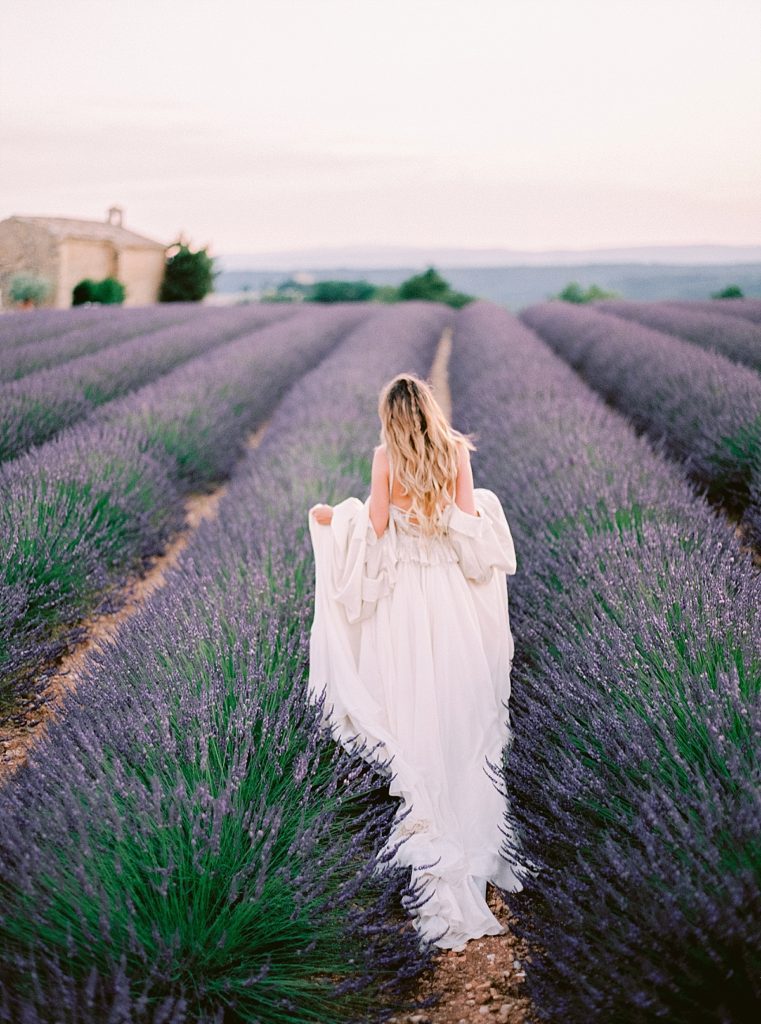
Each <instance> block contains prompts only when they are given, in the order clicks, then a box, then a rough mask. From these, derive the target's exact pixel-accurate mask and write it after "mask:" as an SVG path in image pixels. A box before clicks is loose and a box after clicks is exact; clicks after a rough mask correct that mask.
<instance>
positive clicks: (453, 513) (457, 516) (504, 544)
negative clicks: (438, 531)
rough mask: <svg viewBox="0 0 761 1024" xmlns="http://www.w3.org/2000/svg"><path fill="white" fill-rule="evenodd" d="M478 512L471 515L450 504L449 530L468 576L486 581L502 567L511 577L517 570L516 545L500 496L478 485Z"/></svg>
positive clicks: (474, 580) (476, 500)
mask: <svg viewBox="0 0 761 1024" xmlns="http://www.w3.org/2000/svg"><path fill="white" fill-rule="evenodd" d="M473 494H474V497H475V502H476V509H477V511H478V513H479V514H478V515H475V516H473V515H469V514H468V513H467V512H463V511H462V509H460V508H458V506H457V505H450V507H449V517H448V523H447V525H448V530H449V539H450V542H451V544H452V546H453V548H454V549H455V551H456V552H457V558H458V561H459V563H460V567H461V569H462V571H463V574H464V575H465V577H466V579H469V580H472V581H473V582H474V583H486V582H487V581H488V580H490V579H491V578H492V576H493V574H494V570H495V569H497V570H501V571H502V572H504V573H505V574H506V575H508V576H512V575H514V573H515V572H516V570H517V561H516V557H515V545H514V544H513V537H512V534H511V532H510V526H509V525H508V522H507V518H506V517H505V513H504V510H503V508H502V505H501V503H500V500H499V498H498V497H497V495H496V494H495V493H494V492H493V491H490V490H488V489H487V488H485V487H476V488H475V489H474V492H473Z"/></svg>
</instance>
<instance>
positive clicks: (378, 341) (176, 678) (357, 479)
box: [0, 303, 446, 1024]
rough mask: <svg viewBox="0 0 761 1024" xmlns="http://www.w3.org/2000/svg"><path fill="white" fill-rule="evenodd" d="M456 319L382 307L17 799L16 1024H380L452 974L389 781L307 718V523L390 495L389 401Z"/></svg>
mask: <svg viewBox="0 0 761 1024" xmlns="http://www.w3.org/2000/svg"><path fill="white" fill-rule="evenodd" d="M445 317H446V313H445V311H443V310H442V309H440V308H439V309H436V308H431V306H430V305H429V304H425V303H405V304H403V305H399V306H389V307H381V309H379V310H378V311H377V313H376V315H375V316H373V317H372V318H371V319H367V320H365V321H364V322H363V323H362V324H360V325H359V326H358V327H357V329H356V330H355V331H353V332H352V333H351V334H350V335H349V336H348V338H347V339H346V340H345V341H344V342H343V343H342V344H341V345H340V346H339V347H338V348H337V349H335V351H334V352H333V354H332V355H330V356H329V357H328V358H327V359H326V360H325V361H324V362H323V363H322V364H320V366H319V367H318V368H317V369H315V370H313V371H312V372H311V373H309V374H307V375H306V376H305V377H303V378H302V379H301V380H300V382H299V383H298V384H296V385H295V387H294V388H293V389H292V390H291V391H290V392H289V394H288V395H287V396H286V398H285V399H284V401H283V402H282V404H281V405H280V407H279V408H278V409H277V411H276V412H275V414H274V416H273V418H272V421H271V423H270V426H269V429H268V431H267V433H266V435H265V438H264V441H263V443H262V445H261V447H260V448H259V449H257V450H256V451H252V452H250V454H249V455H248V456H247V461H246V463H244V464H243V465H242V466H240V467H239V469H238V470H237V471H236V475H235V478H234V480H233V482H232V484H231V486H230V488H229V490H228V492H227V494H226V495H225V497H224V498H223V500H222V502H221V504H220V510H219V516H218V518H217V519H216V521H214V522H206V523H204V524H203V525H202V526H201V527H200V529H199V532H198V534H197V535H196V536H195V537H194V538H193V539H192V540H191V542H190V544H189V545H188V547H187V548H186V550H185V551H184V552H183V555H182V556H181V559H180V561H179V563H178V565H177V566H176V567H175V568H174V569H173V570H172V571H171V572H170V573H169V575H168V577H167V581H166V585H165V587H164V589H163V590H162V591H161V592H159V593H157V594H155V595H154V596H153V597H152V598H151V599H149V602H148V603H147V605H146V606H145V607H144V609H143V610H142V611H141V612H140V613H139V614H138V615H137V616H136V617H135V618H134V619H132V620H131V621H130V622H129V623H127V624H126V625H125V627H124V629H123V630H122V631H121V633H120V635H119V637H118V638H117V640H116V641H115V642H114V643H113V644H112V645H110V646H109V647H108V648H106V649H105V650H104V651H103V652H101V653H99V654H98V655H96V656H95V657H94V658H92V659H91V660H90V661H89V663H88V667H87V671H86V673H85V678H84V679H83V681H82V683H81V685H80V687H79V689H78V690H77V691H76V692H72V693H69V694H68V695H67V697H66V702H65V705H64V708H63V710H62V712H61V714H60V715H59V716H58V717H57V719H56V720H55V721H53V722H52V723H51V727H50V728H49V729H48V730H47V732H46V734H45V736H44V737H43V738H42V741H41V743H40V745H39V746H38V747H37V749H36V750H34V751H33V752H32V756H31V758H30V761H29V762H28V764H27V765H26V766H25V767H24V769H22V771H21V772H20V773H19V774H18V775H17V776H16V778H15V779H14V781H13V783H12V784H11V785H8V786H7V787H6V788H5V790H4V791H2V792H0V815H1V816H2V820H3V823H4V827H3V829H2V835H0V879H2V885H3V895H4V900H3V907H2V911H0V1020H2V1021H11V1020H14V1021H15V1020H21V1019H23V1020H24V1021H25V1022H26V1024H38V1022H43V1021H44V1022H47V1024H49V1022H51V1021H56V1022H58V1024H73V1022H74V1021H76V1022H77V1024H88V1022H89V1024H95V1022H100V1021H103V1020H107V1019H113V1020H117V1019H118V1020H129V1021H130V1022H131V1024H142V1022H146V1024H147V1022H149V1021H150V1022H153V1021H156V1020H159V1019H164V1020H172V1021H174V1022H175V1024H185V1022H191V1021H198V1020H204V1021H208V1022H209V1024H212V1022H217V1024H221V1022H222V1021H223V1020H224V1021H226V1020H239V1021H244V1020H257V1021H260V1022H262V1024H275V1022H278V1024H279V1022H281V1021H284V1020H288V1021H290V1022H292V1024H302V1022H303V1024H306V1022H312V1024H314V1022H318V1021H327V1020H330V1021H336V1022H337V1021H347V1020H352V1021H354V1020H356V1021H360V1020H361V1021H363V1022H370V1021H374V1020H379V1019H385V1018H386V1017H388V1015H389V1013H390V1012H391V1010H392V1009H393V1008H394V1007H398V1006H399V1005H400V1004H403V1002H404V996H403V994H402V988H403V983H404V982H405V980H406V979H407V978H409V977H410V976H412V975H414V974H416V973H418V972H419V971H420V970H422V969H423V968H425V967H427V966H428V965H429V964H430V954H431V950H420V949H419V948H418V946H417V940H416V938H415V935H414V932H413V931H412V930H411V929H409V928H405V927H403V925H404V920H403V915H400V914H399V912H398V905H399V901H400V897H401V896H402V895H403V894H408V893H409V894H413V895H414V892H413V890H411V889H408V888H407V886H406V884H405V874H404V873H402V872H400V871H399V870H398V869H396V870H394V871H386V872H383V873H381V874H378V873H377V872H376V870H375V868H376V855H377V852H378V850H379V849H380V845H381V843H382V842H383V841H384V839H385V837H386V835H387V833H388V829H389V827H390V824H391V815H392V813H393V811H394V810H395V808H394V807H393V806H390V805H389V801H388V800H387V798H384V796H383V792H382V785H381V784H382V781H383V780H382V779H381V778H380V777H379V775H378V773H376V772H373V771H371V770H370V769H369V768H368V766H367V765H365V764H364V762H362V761H361V760H360V759H359V757H356V756H351V757H350V756H349V755H347V754H346V753H345V752H343V751H342V750H341V748H337V747H335V746H334V745H333V743H332V742H331V741H330V739H329V736H328V733H327V731H326V730H325V729H324V727H323V726H322V724H321V711H322V709H321V708H320V707H319V706H317V707H314V706H313V705H311V704H310V702H309V701H308V699H307V697H306V686H307V657H308V649H309V624H310V621H311V616H312V611H313V597H314V595H313V583H314V565H313V559H312V553H311V547H310V542H309V536H308V533H307V530H306V516H307V509H308V508H309V506H310V505H311V504H313V503H314V502H315V501H318V500H328V501H330V500H340V499H341V498H343V497H346V495H347V494H350V493H354V494H357V493H360V494H361V493H363V492H365V491H367V489H369V470H370V459H371V455H372V446H373V444H374V443H375V442H376V441H377V430H378V423H377V416H376V403H377V393H378V389H379V388H380V386H381V384H382V383H383V382H384V381H385V380H386V379H387V378H388V377H389V376H391V375H392V374H393V373H395V372H398V371H400V370H403V369H406V370H414V371H416V372H418V373H425V372H426V371H427V369H428V368H429V366H430V363H431V360H432V357H433V353H434V349H435V344H436V340H437V337H438V336H439V334H440V331H441V329H442V327H443V325H444V322H445ZM63 922H66V923H67V924H66V925H64V924H63ZM162 1013H163V1016H160V1014H162Z"/></svg>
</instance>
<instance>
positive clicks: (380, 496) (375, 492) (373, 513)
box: [370, 445, 389, 537]
mask: <svg viewBox="0 0 761 1024" xmlns="http://www.w3.org/2000/svg"><path fill="white" fill-rule="evenodd" d="M388 516H389V495H388V456H387V455H386V449H385V448H384V447H383V445H378V447H377V448H376V449H375V451H374V452H373V468H372V474H371V480H370V522H371V523H372V524H373V529H374V530H375V536H376V537H382V536H383V534H384V532H385V530H386V527H387V526H388Z"/></svg>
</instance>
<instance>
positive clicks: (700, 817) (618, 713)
mask: <svg viewBox="0 0 761 1024" xmlns="http://www.w3.org/2000/svg"><path fill="white" fill-rule="evenodd" d="M566 312H570V313H574V312H575V310H573V309H571V310H568V309H566ZM585 312H586V311H585ZM696 351H698V350H696ZM643 358H644V357H643ZM451 368H452V391H453V395H452V397H453V403H454V410H455V415H456V416H457V417H458V426H459V427H460V428H461V429H463V430H467V431H476V432H478V434H479V439H478V451H477V452H476V453H475V455H474V462H473V468H474V474H475V476H476V479H477V481H479V482H480V483H482V485H483V486H487V487H492V488H494V490H496V491H497V493H498V494H499V495H500V497H501V498H502V500H503V501H504V503H505V510H506V512H507V515H508V518H509V520H510V524H511V528H512V530H513V534H514V537H515V543H516V551H517V553H518V572H517V574H516V575H515V577H513V578H511V592H510V603H511V621H512V624H513V630H514V633H515V636H516V654H515V662H514V666H513V683H512V693H511V710H512V721H513V725H514V730H515V736H514V741H513V743H512V746H511V747H510V748H509V750H508V751H507V752H506V757H505V760H504V764H503V765H502V766H501V767H502V782H503V784H504V786H505V787H506V789H507V791H508V793H509V795H510V796H511V800H512V806H513V809H514V813H515V819H516V820H515V822H513V823H512V824H513V825H514V828H515V829H516V830H517V832H518V834H519V835H520V836H521V837H522V839H523V841H524V846H525V848H526V850H527V852H528V855H529V857H530V859H531V860H532V861H534V862H535V863H536V864H538V865H539V868H540V871H539V874H538V876H537V878H536V879H535V880H534V881H533V882H530V883H529V884H528V885H527V887H526V890H525V891H524V892H520V893H512V894H507V896H506V900H507V902H508V904H509V906H510V909H511V911H513V912H514V914H515V923H514V924H513V925H511V927H513V929H514V931H515V932H516V934H517V935H518V936H519V937H523V938H525V939H526V940H527V941H528V943H529V945H530V947H531V954H530V956H529V957H528V958H527V959H526V961H525V964H526V972H527V984H528V995H529V996H530V998H531V1000H532V1002H533V1005H534V1007H535V1009H536V1012H537V1015H538V1016H539V1018H540V1019H542V1020H547V1021H553V1022H554V1021H558V1022H560V1021H562V1022H564V1024H611V1022H615V1024H647V1022H653V1021H668V1022H669V1024H729V1022H730V1021H731V1022H732V1024H750V1022H751V1021H755V1020H756V1019H757V1017H758V1014H759V1009H760V1008H761V988H760V987H759V977H761V973H760V967H761V953H760V951H761V897H760V893H761V860H760V859H759V856H758V849H759V846H758V842H759V840H758V837H759V834H760V832H761V750H760V749H759V743H758V737H759V729H761V699H760V688H761V635H760V634H759V631H758V628H757V618H758V608H759V607H761V577H759V575H758V573H755V572H754V570H753V565H752V562H751V558H750V555H749V554H748V553H747V552H742V551H741V550H740V549H739V547H738V544H737V541H736V540H735V538H734V537H733V535H732V531H731V529H729V528H728V526H727V524H726V523H725V522H724V521H723V519H722V518H721V517H718V516H716V515H715V514H714V513H713V511H712V510H711V509H710V508H709V507H708V506H707V505H706V504H705V502H704V501H702V500H700V499H699V498H697V497H696V496H695V495H694V494H693V493H692V491H691V489H690V487H689V486H688V484H687V482H686V481H685V479H684V478H683V476H682V474H681V473H680V471H679V469H678V467H677V466H675V465H674V464H673V463H671V462H669V461H668V460H666V459H664V458H662V457H660V456H659V455H658V454H657V453H656V452H655V451H653V448H652V446H651V445H650V443H649V442H648V441H647V439H646V438H644V437H637V436H636V435H635V433H634V432H633V431H632V430H631V429H630V427H629V425H628V424H627V422H626V420H625V418H624V417H623V416H621V415H619V414H617V413H615V412H614V411H613V410H611V409H610V408H608V407H607V406H606V405H605V404H604V403H603V401H602V400H601V399H600V398H599V396H597V395H595V394H594V393H593V392H592V391H591V390H590V389H589V388H588V387H587V386H586V385H585V384H584V383H583V381H581V380H580V379H579V377H578V376H576V375H575V374H574V373H573V372H572V371H571V370H570V368H569V367H568V366H567V365H566V364H564V363H563V362H562V361H561V360H559V359H558V358H557V357H556V356H555V355H554V354H553V353H552V352H551V351H550V350H549V349H548V348H547V346H546V345H544V344H542V342H541V341H540V340H539V338H538V337H537V336H536V335H535V334H534V333H533V332H532V331H529V330H528V329H526V328H525V327H524V326H523V325H522V324H520V323H519V322H517V321H516V320H515V319H514V318H512V317H511V316H510V315H509V314H508V313H507V311H505V310H502V309H499V308H498V307H496V306H493V305H491V304H489V305H486V304H481V303H479V304H478V305H477V306H475V307H471V308H469V309H467V310H465V311H464V312H463V313H462V314H459V315H458V320H457V325H456V327H455V341H454V345H453V349H452V364H451Z"/></svg>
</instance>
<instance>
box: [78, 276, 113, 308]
mask: <svg viewBox="0 0 761 1024" xmlns="http://www.w3.org/2000/svg"><path fill="white" fill-rule="evenodd" d="M125 294H126V289H125V287H124V285H123V284H122V283H121V281H118V280H117V279H116V278H115V277H104V278H103V280H102V281H94V280H93V279H92V278H91V277H85V278H83V279H82V280H81V281H79V282H78V283H77V284H75V285H74V287H73V289H72V292H71V304H72V306H82V305H84V303H86V302H98V303H100V304H101V305H103V306H110V305H118V304H119V303H122V302H124V296H125Z"/></svg>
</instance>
